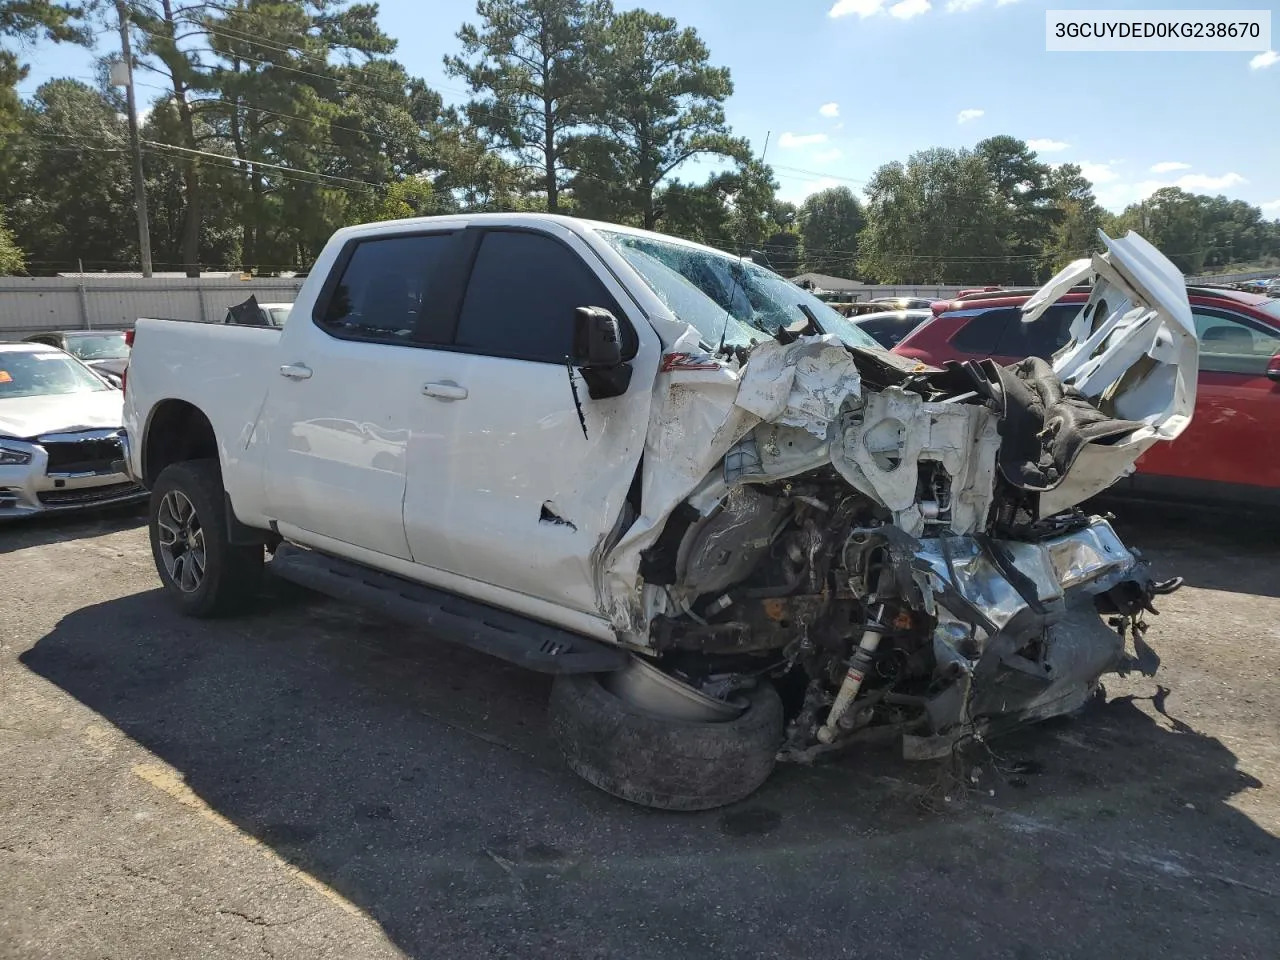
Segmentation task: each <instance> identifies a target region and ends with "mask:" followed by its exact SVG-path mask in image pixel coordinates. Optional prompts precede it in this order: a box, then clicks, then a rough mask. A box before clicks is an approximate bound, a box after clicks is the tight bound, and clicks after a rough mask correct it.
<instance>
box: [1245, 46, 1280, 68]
mask: <svg viewBox="0 0 1280 960" xmlns="http://www.w3.org/2000/svg"><path fill="white" fill-rule="evenodd" d="M1276 63H1280V53H1276V52H1275V51H1274V50H1268V51H1267V52H1266V53H1260V54H1258V55H1257V56H1256V57H1254V58H1253V59H1252V60H1250V61H1249V69H1250V70H1265V69H1267V67H1270V66H1272V65H1273V64H1276Z"/></svg>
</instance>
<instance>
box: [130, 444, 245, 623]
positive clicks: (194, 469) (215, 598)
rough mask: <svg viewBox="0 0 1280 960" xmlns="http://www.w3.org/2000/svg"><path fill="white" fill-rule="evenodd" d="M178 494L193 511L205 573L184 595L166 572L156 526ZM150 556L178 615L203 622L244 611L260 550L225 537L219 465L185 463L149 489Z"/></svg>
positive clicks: (176, 465) (166, 472)
mask: <svg viewBox="0 0 1280 960" xmlns="http://www.w3.org/2000/svg"><path fill="white" fill-rule="evenodd" d="M174 490H177V491H179V492H180V493H181V494H183V495H184V496H185V497H186V498H187V500H189V501H190V502H191V505H192V506H193V507H195V511H196V516H197V517H198V518H199V521H200V529H201V530H202V532H203V536H204V549H205V558H206V563H205V572H204V577H203V579H202V580H201V582H200V584H199V586H198V587H196V589H195V590H193V591H191V592H187V591H184V590H183V589H182V588H181V587H179V586H178V584H177V583H175V582H174V580H173V578H172V577H171V576H170V575H169V572H168V570H167V569H166V568H165V563H164V559H163V557H162V555H161V548H160V527H159V524H158V522H157V520H158V517H159V513H160V507H161V504H162V503H163V501H164V498H165V496H166V495H167V494H168V493H170V492H171V491H174ZM147 517H148V524H147V525H148V527H149V530H150V534H151V556H152V559H153V560H154V561H155V565H156V572H157V573H158V574H159V575H160V581H161V583H163V584H164V588H165V592H166V593H168V594H169V596H170V597H171V598H172V599H173V600H174V602H175V603H177V605H178V608H179V609H180V610H181V611H182V613H183V614H185V615H186V616H189V617H198V618H202V619H207V618H212V617H222V616H228V615H230V614H233V613H239V612H240V611H242V610H244V609H245V608H246V607H247V606H248V605H249V604H251V603H252V602H253V600H254V599H255V598H256V597H257V595H258V590H259V588H260V587H261V584H262V572H263V562H264V557H263V548H262V547H261V546H236V545H234V544H232V543H230V542H229V541H228V539H227V507H226V498H225V496H224V495H223V489H222V471H221V470H220V469H219V467H218V461H217V460H213V459H209V460H186V461H183V462H181V463H174V464H170V465H169V466H167V467H165V468H164V470H162V471H161V473H160V476H159V477H158V478H157V479H156V482H155V486H153V487H152V488H151V503H150V507H149V510H148V513H147Z"/></svg>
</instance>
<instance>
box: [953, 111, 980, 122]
mask: <svg viewBox="0 0 1280 960" xmlns="http://www.w3.org/2000/svg"><path fill="white" fill-rule="evenodd" d="M986 112H987V111H985V110H961V111H960V112H959V113H957V114H956V123H968V122H969V121H970V120H977V119H978V118H979V117H981V116H983V115H984V114H986Z"/></svg>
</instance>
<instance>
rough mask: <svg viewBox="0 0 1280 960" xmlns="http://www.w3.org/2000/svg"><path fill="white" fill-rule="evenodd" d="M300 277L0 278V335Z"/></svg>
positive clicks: (201, 316)
mask: <svg viewBox="0 0 1280 960" xmlns="http://www.w3.org/2000/svg"><path fill="white" fill-rule="evenodd" d="M301 286H302V280H301V279H287V278H266V279H256V280H227V279H223V278H220V277H219V278H212V277H201V278H198V279H192V278H188V277H180V278H168V277H165V278H155V277H153V278H151V279H149V280H144V279H142V278H140V277H133V278H129V277H85V278H83V279H81V278H78V277H31V278H23V277H3V278H0V340H5V339H9V340H17V339H21V338H22V337H25V336H29V335H30V334H33V333H39V332H41V331H43V330H119V329H121V328H124V327H129V326H132V324H133V322H134V321H135V320H137V319H138V317H173V318H177V319H182V320H203V321H205V322H217V321H220V320H221V319H222V318H223V316H224V315H225V314H226V312H227V308H228V307H230V306H233V305H235V304H237V303H242V302H243V301H245V300H247V299H248V298H249V295H250V294H253V295H254V296H255V297H257V298H258V302H259V303H292V302H293V300H294V299H295V297H296V296H297V294H298V289H299V288H300V287H301ZM963 289H965V288H964V287H958V286H936V285H935V286H887V285H886V286H859V287H853V288H850V289H848V290H841V291H840V292H839V294H838V297H839V299H841V300H846V299H856V300H862V301H866V300H871V299H874V298H875V297H931V298H936V299H943V298H947V297H952V296H955V294H957V293H959V292H960V291H961V290H963Z"/></svg>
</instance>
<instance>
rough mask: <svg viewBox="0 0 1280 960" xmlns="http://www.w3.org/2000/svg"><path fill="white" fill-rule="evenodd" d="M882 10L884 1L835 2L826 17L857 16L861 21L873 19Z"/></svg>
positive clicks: (843, 0) (849, 0)
mask: <svg viewBox="0 0 1280 960" xmlns="http://www.w3.org/2000/svg"><path fill="white" fill-rule="evenodd" d="M883 9H884V0H836V2H835V6H833V7H832V8H831V9H830V10H829V11H828V12H827V16H828V17H833V18H834V17H848V16H851V15H852V14H855V13H856V14H857V15H858V16H860V17H862V18H863V19H865V18H867V17H873V16H875V15H876V14H877V13H879V12H880V11H881V10H883Z"/></svg>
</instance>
